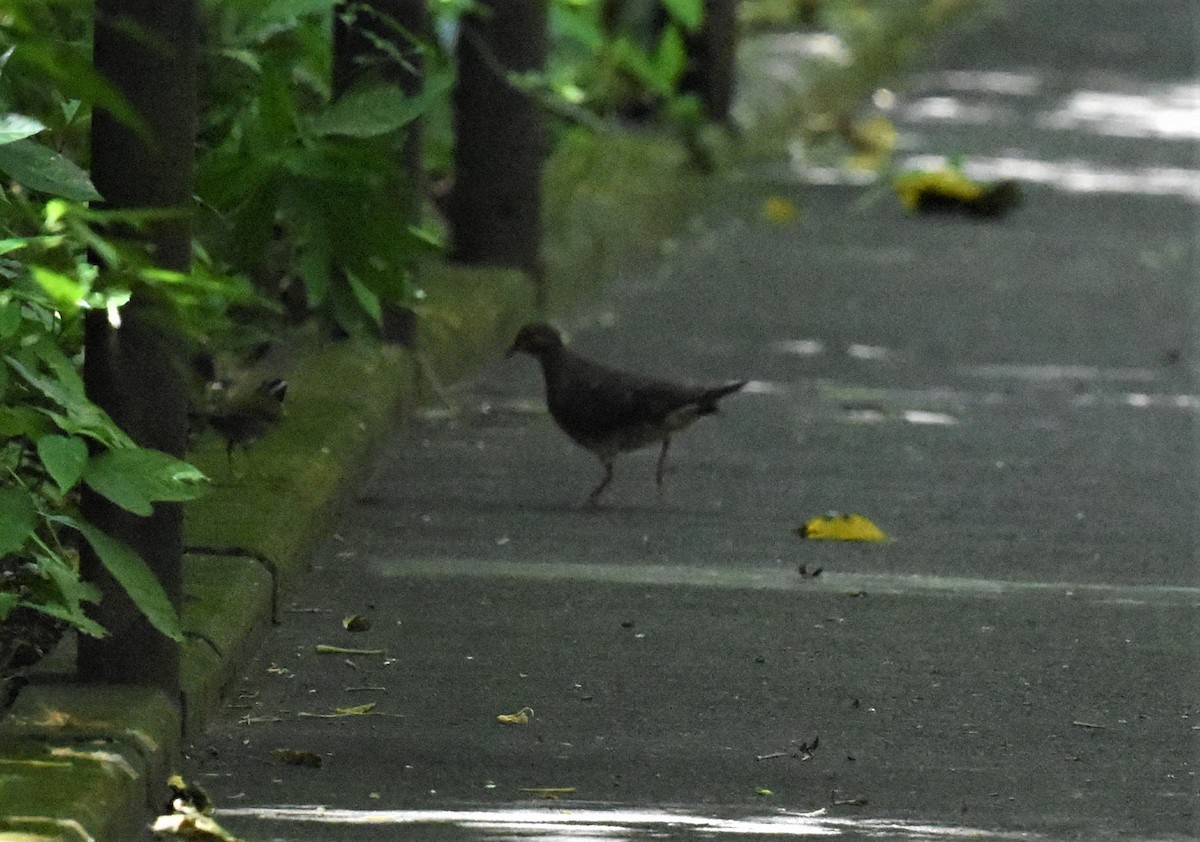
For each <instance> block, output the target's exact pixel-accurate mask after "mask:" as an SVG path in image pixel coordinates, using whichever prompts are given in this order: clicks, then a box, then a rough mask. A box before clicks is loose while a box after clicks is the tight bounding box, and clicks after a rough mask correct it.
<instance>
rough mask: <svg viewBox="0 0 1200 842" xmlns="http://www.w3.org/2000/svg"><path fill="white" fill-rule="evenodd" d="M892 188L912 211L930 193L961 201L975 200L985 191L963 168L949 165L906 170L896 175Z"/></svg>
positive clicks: (901, 201) (902, 202) (903, 203)
mask: <svg viewBox="0 0 1200 842" xmlns="http://www.w3.org/2000/svg"><path fill="white" fill-rule="evenodd" d="M892 188H893V189H894V190H895V191H896V196H898V197H899V199H900V204H902V205H904V207H905V208H906V209H908V210H910V211H915V210H917V209H918V208H919V207H920V204H921V200H922V198H924V197H925V196H928V195H930V194H932V195H937V196H942V197H944V198H947V199H953V200H957V201H960V202H973V201H975V200H976V199H978V198H979V197H980V195H982V193H983V187H982V186H981V185H980V184H979V183H977V182H975V181H972V180H971V179H969V178H967V176H966V174H964V173H963V171H962V170H955V169H950V168H949V167H946V168H943V169H940V170H932V171H929V172H906V173H901V174H900V175H898V176H896V179H895V180H894V181H893V182H892Z"/></svg>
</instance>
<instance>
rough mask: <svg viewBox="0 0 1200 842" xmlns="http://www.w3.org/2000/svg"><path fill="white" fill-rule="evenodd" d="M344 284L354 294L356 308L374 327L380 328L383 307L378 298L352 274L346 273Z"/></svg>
mask: <svg viewBox="0 0 1200 842" xmlns="http://www.w3.org/2000/svg"><path fill="white" fill-rule="evenodd" d="M346 282H347V283H348V284H349V285H350V291H351V292H352V293H354V299H355V300H356V301H357V302H358V306H359V307H361V308H362V310H363V312H364V313H366V314H367V316H368V317H370V319H371V321H372V322H374V323H375V325H376V327H380V326H382V325H383V307H382V305H380V303H379V296H378V295H376V294H375V292H374V291H372V290H371V289H370V288H369V287H367V285H366V284H364V283H363V282H362V280H360V279H359V277H358V276H357V275H355V274H354V273H353V272H346Z"/></svg>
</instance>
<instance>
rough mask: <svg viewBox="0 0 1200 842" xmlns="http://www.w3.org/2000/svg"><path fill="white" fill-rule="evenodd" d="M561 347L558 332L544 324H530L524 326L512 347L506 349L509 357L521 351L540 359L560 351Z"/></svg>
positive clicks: (561, 343)
mask: <svg viewBox="0 0 1200 842" xmlns="http://www.w3.org/2000/svg"><path fill="white" fill-rule="evenodd" d="M562 346H563V338H562V334H561V333H559V332H558V330H556V329H555V328H554V327H552V326H551V325H548V324H546V323H545V322H533V323H532V324H527V325H525V327H523V328H521V330H520V332H519V333H517V338H516V339H514V340H513V344H512V347H511V348H509V349H508V356H510V357H511V356H512V355H513V354H515V353H517V352H518V351H523V352H524V353H526V354H529V355H531V356H534V357H537V358H538V359H542V358H543V357H545V356H547V355H549V354H553V353H554V352H556V351H558V350H560V349H561V348H562Z"/></svg>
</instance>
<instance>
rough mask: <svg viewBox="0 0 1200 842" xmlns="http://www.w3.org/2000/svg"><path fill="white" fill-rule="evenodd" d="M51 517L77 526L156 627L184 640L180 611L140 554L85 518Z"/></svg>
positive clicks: (166, 633) (76, 528) (110, 571)
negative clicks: (178, 611) (80, 519)
mask: <svg viewBox="0 0 1200 842" xmlns="http://www.w3.org/2000/svg"><path fill="white" fill-rule="evenodd" d="M54 520H55V521H57V522H59V523H62V524H64V525H66V526H69V527H71V528H72V529H75V530H77V531H78V532H79V533H80V534H82V535H83V537H84V538H86V539H87V542H88V543H89V544H91V545H92V549H93V550H95V551H96V557H97V558H99V559H100V563H101V564H103V565H104V566H105V567H106V568H107V569H108V572H109V573H111V574H112V576H113V578H114V579H116V580H117V582H118V583H120V585H121V587H123V588H124V589H125V592H126V593H128V594H129V597H130V598H131V599H132V600H133V602H134V604H135V605H137V607H138V608H139V609H140V610H141V612H142V613H143V614H145V615H146V619H148V620H149V621H150V622H151V624H153V626H154V627H155V628H156V629H158V630H159V631H161V632H162V633H163V634H165V635H166V636H167V637H169V638H171V639H172V640H176V641H178V640H183V630H182V628H180V624H179V614H178V613H177V612H176V611H175V607H174V606H173V605H171V600H170V599H169V598H168V597H167V593H166V591H164V590H163V586H162V584H161V583H160V582H159V581H158V579H157V578H156V577H155V575H154V573H153V571H151V570H150V568H149V566H148V565H147V564H146V562H145V561H143V560H142V558H141V556H139V555H138V554H137V553H135V552H134V551H133V550H131V549H130V548H129V547H127V546H125V545H124V544H122V543H121V542H120V541H118V540H116V539H115V538H111V537H109V536H108V535H106V534H104V533H103V532H102V531H101V530H99V529H97V528H96V527H95V526H93V525H92V524H90V523H87V522H86V521H79V520H75V519H74V518H69V517H64V516H56V517H55V518H54Z"/></svg>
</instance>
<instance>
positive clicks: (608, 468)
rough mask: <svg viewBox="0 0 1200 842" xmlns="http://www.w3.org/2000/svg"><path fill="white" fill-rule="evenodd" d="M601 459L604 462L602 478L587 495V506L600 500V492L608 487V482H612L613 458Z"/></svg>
mask: <svg viewBox="0 0 1200 842" xmlns="http://www.w3.org/2000/svg"><path fill="white" fill-rule="evenodd" d="M601 461H602V462H603V463H604V479H602V480H600V484H599V485H597V486H596V487H595V488H593V489H592V493H591V494H589V495H588V498H587V504H588V505H589V506H594V505H596V504H597V503H599V502H600V493H601V492H602V491H604V489H606V488H608V484H609V483H610V482H612V478H613V460H612V459H602V460H601Z"/></svg>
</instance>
